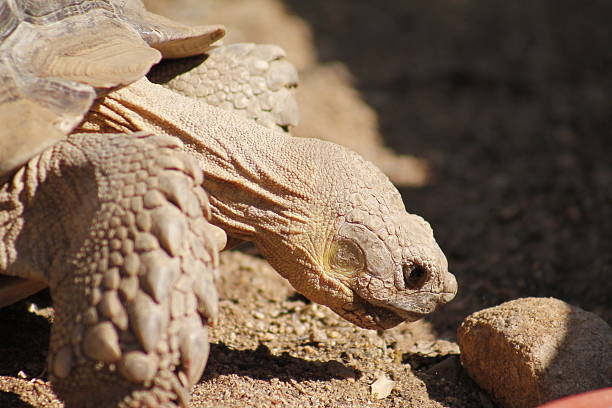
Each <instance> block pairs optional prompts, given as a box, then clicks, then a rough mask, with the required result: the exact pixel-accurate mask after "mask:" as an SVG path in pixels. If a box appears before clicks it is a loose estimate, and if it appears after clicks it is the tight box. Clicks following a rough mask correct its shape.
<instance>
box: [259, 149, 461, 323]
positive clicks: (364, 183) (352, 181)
mask: <svg viewBox="0 0 612 408" xmlns="http://www.w3.org/2000/svg"><path fill="white" fill-rule="evenodd" d="M324 150H325V152H324V153H323V152H322V153H321V154H328V155H329V154H331V155H332V157H334V158H336V159H339V160H325V163H328V164H330V165H331V166H332V167H333V169H330V168H329V167H328V166H327V165H325V164H324V165H322V166H321V167H320V168H319V174H318V176H317V177H316V180H317V182H316V184H317V185H318V188H319V190H318V191H317V193H316V194H315V196H314V197H311V198H310V199H308V200H305V201H308V208H309V211H307V212H306V213H304V217H306V215H307V218H308V221H307V222H306V224H305V226H304V227H303V228H301V229H300V228H296V229H292V231H293V232H292V233H291V234H285V235H283V236H279V237H278V238H277V239H280V241H281V242H280V243H279V242H275V243H273V244H272V245H267V244H266V242H265V241H264V242H262V243H261V245H260V248H261V250H262V252H263V253H264V255H265V256H266V258H267V259H268V261H269V262H270V263H271V264H272V266H273V267H274V268H275V269H276V270H277V271H278V272H279V273H281V275H283V276H285V277H286V278H287V279H288V280H289V281H290V282H291V284H292V285H293V286H294V287H295V288H296V289H297V290H298V291H300V292H301V293H303V294H304V295H305V296H306V297H308V298H309V299H311V300H313V301H315V302H317V303H321V304H324V305H326V306H328V307H330V308H331V309H332V310H334V311H335V312H336V313H338V314H339V315H341V316H342V317H343V318H345V319H346V320H349V321H350V322H352V323H354V324H356V325H358V326H360V327H363V328H368V329H388V328H391V327H394V326H396V325H397V324H399V323H401V322H403V321H415V320H418V319H420V318H421V317H423V316H425V315H427V314H429V313H431V312H433V311H435V310H436V309H437V308H438V306H440V305H442V304H444V303H447V302H448V301H450V300H451V299H453V298H454V296H455V294H456V292H457V282H456V280H455V277H454V276H453V275H452V274H450V273H449V272H448V263H447V261H446V257H445V256H444V254H443V253H442V251H441V250H440V248H439V246H438V244H437V243H436V241H435V239H434V236H433V231H432V229H431V227H430V226H429V224H428V223H427V222H426V221H425V220H424V219H423V218H421V217H419V216H417V215H413V214H409V213H407V212H406V210H405V207H404V204H403V202H402V199H401V196H400V194H399V192H398V191H397V189H395V187H394V186H393V185H392V184H391V182H390V181H389V180H388V178H387V177H386V176H385V175H384V174H382V172H380V170H378V169H377V168H376V167H375V166H373V165H372V164H370V163H368V162H366V161H365V160H363V159H362V158H361V157H360V156H358V155H357V154H355V153H353V152H350V151H348V150H346V149H344V148H341V147H339V146H336V145H332V144H327V143H326V144H325V149H324Z"/></svg>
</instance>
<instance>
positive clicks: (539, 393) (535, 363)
mask: <svg viewBox="0 0 612 408" xmlns="http://www.w3.org/2000/svg"><path fill="white" fill-rule="evenodd" d="M457 336H458V342H459V347H460V349H461V362H462V364H463V366H464V367H465V369H466V370H467V372H468V373H469V375H470V376H471V377H472V378H473V379H474V381H476V383H478V384H479V385H480V387H482V388H483V389H484V390H486V391H487V392H488V393H489V394H490V395H491V397H492V398H493V399H494V400H495V401H496V402H497V404H499V406H500V407H503V408H529V407H535V406H537V405H540V404H542V403H544V402H546V401H550V400H553V399H555V398H560V397H563V396H565V395H570V394H575V393H579V392H584V391H588V390H593V389H597V388H602V387H606V386H610V385H611V384H612V328H610V326H609V325H608V324H607V323H606V322H605V321H604V320H603V319H601V318H599V317H598V316H597V315H595V314H593V313H590V312H586V311H584V310H582V309H580V308H578V307H574V306H571V305H568V304H567V303H565V302H563V301H561V300H558V299H553V298H523V299H518V300H513V301H511V302H507V303H504V304H502V305H500V306H496V307H493V308H490V309H485V310H481V311H479V312H476V313H474V314H472V315H471V316H468V317H467V318H466V319H465V320H464V321H463V323H462V324H461V326H460V327H459V330H458V332H457Z"/></svg>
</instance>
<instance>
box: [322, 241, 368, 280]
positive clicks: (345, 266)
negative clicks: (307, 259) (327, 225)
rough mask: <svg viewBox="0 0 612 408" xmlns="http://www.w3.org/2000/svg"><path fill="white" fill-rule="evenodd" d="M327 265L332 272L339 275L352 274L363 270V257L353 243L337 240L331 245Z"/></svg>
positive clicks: (359, 249) (361, 252)
mask: <svg viewBox="0 0 612 408" xmlns="http://www.w3.org/2000/svg"><path fill="white" fill-rule="evenodd" d="M329 263H330V266H331V267H332V268H333V269H334V270H336V271H338V272H340V273H350V274H352V273H354V272H359V271H361V270H363V268H365V256H364V254H363V251H362V250H361V248H359V246H358V245H357V244H356V243H355V242H353V241H352V240H350V239H346V238H339V239H337V240H336V241H334V242H333V243H332V246H331V248H330V253H329Z"/></svg>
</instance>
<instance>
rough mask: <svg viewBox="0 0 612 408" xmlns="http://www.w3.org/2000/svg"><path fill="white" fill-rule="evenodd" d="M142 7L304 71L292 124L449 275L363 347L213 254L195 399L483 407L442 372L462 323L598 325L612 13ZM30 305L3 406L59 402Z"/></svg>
mask: <svg viewBox="0 0 612 408" xmlns="http://www.w3.org/2000/svg"><path fill="white" fill-rule="evenodd" d="M146 3H147V5H148V7H149V8H150V9H151V10H152V11H155V12H157V13H160V14H165V15H167V16H170V17H172V18H174V19H177V20H182V21H186V22H191V23H207V22H210V23H223V24H226V25H227V27H228V37H227V39H226V41H225V42H226V43H231V42H236V41H252V42H264V43H266V42H267V43H276V44H279V45H281V46H283V47H284V48H285V49H286V50H287V53H288V58H289V59H290V60H291V61H292V62H294V63H295V64H296V66H297V67H298V68H299V70H300V75H301V86H300V88H299V90H298V99H299V103H300V107H301V112H302V122H301V124H300V126H298V127H297V128H296V129H295V130H294V132H293V133H294V134H295V135H298V136H309V137H320V138H326V139H329V140H333V141H336V142H338V143H342V144H345V145H347V146H349V147H351V148H352V149H354V150H356V151H358V152H360V153H362V154H363V155H365V156H366V157H367V158H368V159H370V160H372V161H373V162H375V163H376V164H377V165H379V166H380V167H381V168H382V169H383V170H384V171H385V172H386V173H387V174H388V175H389V177H390V178H391V180H392V181H394V182H395V183H396V185H397V186H398V188H399V189H400V191H401V193H402V195H403V197H404V200H405V202H406V205H407V208H408V209H409V210H410V211H412V212H415V213H418V214H420V215H422V216H424V217H425V218H426V219H427V220H429V221H430V223H431V224H432V226H433V228H434V231H435V232H436V237H437V239H438V242H439V243H440V246H441V247H442V249H443V250H444V251H445V253H446V255H447V257H448V258H449V263H450V267H451V271H452V272H453V273H454V274H455V275H456V276H457V279H458V281H459V294H458V296H457V298H456V299H455V300H454V301H452V302H451V303H450V304H448V305H447V306H446V307H445V308H444V309H443V310H441V311H440V312H438V313H437V314H435V315H433V316H432V317H431V318H427V319H425V320H424V321H421V322H418V323H416V324H413V325H410V326H407V325H406V326H405V325H402V326H400V327H399V328H396V329H393V330H391V331H388V332H386V333H385V334H384V335H383V336H382V337H379V336H378V335H377V334H376V333H373V332H369V331H365V330H361V329H357V328H355V327H353V326H351V325H350V324H348V323H346V322H344V321H342V320H341V319H340V318H338V317H336V316H335V315H333V314H332V313H331V312H329V311H328V310H327V309H325V308H323V307H319V306H317V305H314V304H311V303H309V302H308V301H306V300H305V299H304V298H303V297H301V296H299V295H298V294H296V293H295V292H294V291H293V290H292V289H291V288H290V287H289V286H288V285H287V284H286V283H285V282H284V281H283V280H282V279H280V278H279V277H278V276H277V275H276V274H275V272H274V271H273V270H271V268H270V267H269V266H268V265H267V263H265V261H263V260H261V259H259V258H258V257H257V256H256V254H255V255H253V253H252V250H249V249H248V248H247V249H246V253H245V252H229V253H226V254H224V255H223V258H222V259H223V276H222V281H221V282H220V290H221V293H222V301H221V303H222V304H221V306H222V317H221V322H220V323H221V324H220V327H219V328H218V329H216V330H215V331H214V333H213V338H212V342H213V345H212V353H211V358H210V361H209V364H208V366H207V368H206V371H205V374H204V377H203V378H202V381H201V382H200V383H199V384H198V385H197V386H196V389H195V390H194V392H193V397H192V398H193V401H192V405H193V407H245V406H257V407H269V406H270V407H271V406H280V407H292V406H300V407H327V406H329V407H332V406H333V407H353V406H364V407H406V406H408V407H423V408H430V407H431V408H434V407H436V408H439V407H452V408H468V407H470V408H471V407H484V408H489V407H491V406H493V405H492V403H491V401H490V400H489V399H488V397H487V396H486V395H485V394H484V393H483V392H482V391H480V390H479V388H478V387H477V386H475V385H474V383H473V382H472V381H471V380H470V379H469V378H468V377H467V376H466V375H465V373H464V371H463V370H462V369H461V367H460V365H459V363H458V361H459V360H458V357H457V354H458V352H459V350H458V347H457V345H456V343H455V341H456V334H455V333H456V329H457V326H458V325H459V323H460V322H461V321H462V320H463V319H464V318H465V317H466V316H467V315H469V314H470V313H472V312H474V311H476V310H480V309H482V308H485V307H489V306H492V305H497V304H499V303H501V302H504V301H506V300H510V299H515V298H519V297H525V296H554V297H557V298H559V299H562V300H564V301H566V302H568V303H570V304H573V305H576V306H580V307H581V308H583V309H585V310H588V311H592V312H594V313H595V314H597V315H599V316H601V317H602V318H603V319H604V320H606V321H607V322H608V323H611V322H612V307H611V306H612V295H611V294H612V279H610V278H611V277H612V244H611V242H612V160H611V159H612V143H611V140H612V139H611V134H610V133H611V131H610V129H612V114H611V108H612V106H611V105H612V102H611V101H612V99H611V98H610V95H612V47H610V43H611V42H612V24H610V21H612V3H611V2H609V1H607V0H593V1H590V2H579V1H570V0H541V1H538V2H526V1H516V2H507V1H501V0H455V1H448V0H428V1H424V0H412V1H405V0H396V1H392V0H378V1H375V2H370V1H362V0H358V1H354V0H353V1H351V0H334V1H324V0H308V1H301V0H285V1H282V0H180V1H178V0H177V1H169V0H149V1H147V2H146ZM47 306H48V305H47V303H46V299H45V298H44V296H43V297H40V296H39V297H37V298H33V299H30V300H29V301H25V302H21V303H19V304H17V305H14V306H11V307H9V308H5V309H3V310H0V333H2V335H0V355H2V358H1V359H0V390H2V392H1V393H0V406H7V407H8V406H10V407H17V408H23V407H28V408H31V407H42V406H50V407H59V406H61V403H59V402H58V401H57V400H56V399H55V397H54V396H53V394H52V393H51V392H50V390H49V387H48V383H46V381H45V380H46V375H45V372H44V367H45V357H46V347H47V342H48V335H49V327H50V326H49V320H51V319H52V309H50V308H48V307H47ZM593 369H594V370H597V367H594V368H593Z"/></svg>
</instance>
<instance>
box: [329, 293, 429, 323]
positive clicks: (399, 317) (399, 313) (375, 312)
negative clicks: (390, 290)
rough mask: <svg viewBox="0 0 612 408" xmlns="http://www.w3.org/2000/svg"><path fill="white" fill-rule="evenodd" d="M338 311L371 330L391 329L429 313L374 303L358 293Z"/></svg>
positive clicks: (346, 317) (349, 319)
mask: <svg viewBox="0 0 612 408" xmlns="http://www.w3.org/2000/svg"><path fill="white" fill-rule="evenodd" d="M336 312H337V313H338V314H339V315H341V316H342V317H343V318H345V319H346V320H348V321H349V322H351V323H353V324H355V325H357V326H359V327H361V328H363V329H371V330H387V329H391V328H393V327H395V326H397V325H398V324H400V323H403V322H415V321H417V320H419V319H421V318H422V317H423V316H426V315H427V314H428V313H418V312H412V311H406V310H399V309H396V308H393V307H384V306H378V305H373V304H371V303H368V302H366V301H365V300H364V299H363V298H361V297H359V296H358V295H357V294H355V297H354V300H353V302H352V303H351V304H350V305H348V307H346V306H345V308H343V309H342V310H340V311H336Z"/></svg>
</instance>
